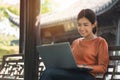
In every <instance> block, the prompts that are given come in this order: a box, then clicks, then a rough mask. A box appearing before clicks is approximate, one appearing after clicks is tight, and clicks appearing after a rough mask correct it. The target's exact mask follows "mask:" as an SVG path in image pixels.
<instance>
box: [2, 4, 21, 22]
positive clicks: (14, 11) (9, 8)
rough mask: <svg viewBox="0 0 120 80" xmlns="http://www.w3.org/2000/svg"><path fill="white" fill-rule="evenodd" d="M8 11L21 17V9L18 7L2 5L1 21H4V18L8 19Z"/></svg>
mask: <svg viewBox="0 0 120 80" xmlns="http://www.w3.org/2000/svg"><path fill="white" fill-rule="evenodd" d="M6 9H8V10H9V11H11V12H12V13H14V14H16V15H19V14H20V9H19V8H18V7H17V6H13V5H0V20H1V19H3V18H4V17H6V18H8V14H7V12H6Z"/></svg>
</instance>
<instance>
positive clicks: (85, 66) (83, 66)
mask: <svg viewBox="0 0 120 80" xmlns="http://www.w3.org/2000/svg"><path fill="white" fill-rule="evenodd" d="M77 67H79V68H90V69H93V67H91V66H87V65H77Z"/></svg>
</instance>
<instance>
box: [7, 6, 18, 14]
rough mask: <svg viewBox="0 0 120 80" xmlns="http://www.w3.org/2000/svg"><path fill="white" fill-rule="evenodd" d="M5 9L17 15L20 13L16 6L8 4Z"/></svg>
mask: <svg viewBox="0 0 120 80" xmlns="http://www.w3.org/2000/svg"><path fill="white" fill-rule="evenodd" d="M7 9H8V10H9V11H10V12H12V13H14V14H15V15H19V14H20V9H18V7H17V6H8V7H7Z"/></svg>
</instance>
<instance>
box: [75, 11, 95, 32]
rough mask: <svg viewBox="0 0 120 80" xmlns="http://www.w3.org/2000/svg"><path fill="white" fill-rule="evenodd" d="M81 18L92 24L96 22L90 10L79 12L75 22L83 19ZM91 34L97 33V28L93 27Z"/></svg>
mask: <svg viewBox="0 0 120 80" xmlns="http://www.w3.org/2000/svg"><path fill="white" fill-rule="evenodd" d="M83 17H85V18H87V19H88V20H89V21H90V22H91V23H92V24H94V23H95V22H97V17H96V14H95V13H94V11H92V10H91V9H83V10H81V11H80V13H79V14H78V16H77V20H79V19H80V18H83ZM93 33H94V34H96V33H97V26H95V27H94V28H93Z"/></svg>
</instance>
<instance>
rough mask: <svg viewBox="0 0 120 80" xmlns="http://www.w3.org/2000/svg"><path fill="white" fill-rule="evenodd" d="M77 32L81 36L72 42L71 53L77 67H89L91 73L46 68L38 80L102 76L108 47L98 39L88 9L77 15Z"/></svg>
mask: <svg viewBox="0 0 120 80" xmlns="http://www.w3.org/2000/svg"><path fill="white" fill-rule="evenodd" d="M77 20H78V32H79V34H80V35H81V36H82V37H81V38H78V39H76V40H74V41H73V43H72V51H73V55H74V58H75V61H76V64H77V66H78V67H83V66H85V67H89V68H91V69H92V70H91V71H80V70H79V68H77V69H60V68H47V69H46V70H45V71H44V73H43V75H42V76H41V78H40V80H95V77H96V75H97V74H104V73H105V72H106V70H107V66H108V61H109V58H108V45H107V42H106V41H105V39H103V38H102V37H98V36H97V35H96V32H97V18H96V15H95V13H94V12H93V11H92V10H90V9H83V10H81V12H80V13H79V14H78V17H77Z"/></svg>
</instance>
